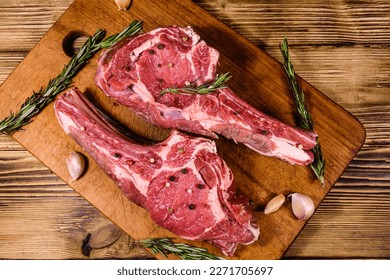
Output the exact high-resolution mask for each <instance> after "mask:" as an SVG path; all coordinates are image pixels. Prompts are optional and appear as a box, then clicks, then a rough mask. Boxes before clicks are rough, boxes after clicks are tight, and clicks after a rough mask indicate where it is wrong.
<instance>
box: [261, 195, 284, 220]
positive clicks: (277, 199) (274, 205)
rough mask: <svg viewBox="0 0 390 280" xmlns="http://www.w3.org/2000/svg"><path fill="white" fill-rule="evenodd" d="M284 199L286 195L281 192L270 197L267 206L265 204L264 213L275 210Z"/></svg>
mask: <svg viewBox="0 0 390 280" xmlns="http://www.w3.org/2000/svg"><path fill="white" fill-rule="evenodd" d="M285 201H286V197H285V196H284V195H282V194H279V195H277V196H275V197H274V198H272V199H271V200H270V201H269V202H268V203H267V206H265V209H264V214H266V215H267V214H270V213H272V212H275V211H276V210H278V209H279V208H280V206H282V205H283V203H284V202H285Z"/></svg>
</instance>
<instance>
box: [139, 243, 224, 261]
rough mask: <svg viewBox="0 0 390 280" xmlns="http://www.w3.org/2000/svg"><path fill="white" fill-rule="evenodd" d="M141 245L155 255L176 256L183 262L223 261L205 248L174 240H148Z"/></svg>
mask: <svg viewBox="0 0 390 280" xmlns="http://www.w3.org/2000/svg"><path fill="white" fill-rule="evenodd" d="M140 244H141V245H142V246H143V247H144V248H146V249H149V250H150V251H151V252H152V253H153V254H154V255H157V254H161V255H163V256H164V257H167V255H169V254H174V255H176V256H178V257H180V258H181V259H183V260H221V259H223V258H221V257H218V256H215V255H213V254H211V253H209V252H208V250H207V249H205V248H199V247H194V246H191V245H188V244H184V243H173V241H172V238H148V239H144V240H141V241H140Z"/></svg>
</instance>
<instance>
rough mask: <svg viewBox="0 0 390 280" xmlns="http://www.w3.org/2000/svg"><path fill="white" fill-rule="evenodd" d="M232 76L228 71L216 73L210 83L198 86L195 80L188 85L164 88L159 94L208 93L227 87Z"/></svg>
mask: <svg viewBox="0 0 390 280" xmlns="http://www.w3.org/2000/svg"><path fill="white" fill-rule="evenodd" d="M231 77H232V76H231V75H230V74H229V72H227V73H224V74H222V75H218V74H217V75H216V77H215V80H214V81H213V82H211V83H206V84H202V85H200V86H195V82H192V83H189V84H188V85H186V86H184V87H182V88H177V87H171V88H167V89H164V90H163V91H162V92H161V95H164V94H165V93H168V92H169V93H173V94H178V93H179V94H183V93H187V94H209V93H211V92H213V91H216V90H218V89H224V88H227V85H226V82H227V81H228V80H230V78H231Z"/></svg>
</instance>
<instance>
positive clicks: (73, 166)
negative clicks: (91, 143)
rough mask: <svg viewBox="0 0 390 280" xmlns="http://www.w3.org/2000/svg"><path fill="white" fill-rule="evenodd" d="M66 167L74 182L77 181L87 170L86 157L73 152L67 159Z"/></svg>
mask: <svg viewBox="0 0 390 280" xmlns="http://www.w3.org/2000/svg"><path fill="white" fill-rule="evenodd" d="M66 165H67V167H68V171H69V174H70V177H71V180H72V181H75V180H77V179H78V178H80V176H81V175H82V174H83V172H84V169H85V159H84V156H83V155H82V154H80V153H78V152H71V153H70V154H69V156H68V157H67V158H66Z"/></svg>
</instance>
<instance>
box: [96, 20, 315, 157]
mask: <svg viewBox="0 0 390 280" xmlns="http://www.w3.org/2000/svg"><path fill="white" fill-rule="evenodd" d="M218 59H219V53H218V51H217V50H215V49H214V48H212V47H210V46H208V45H207V44H206V43H205V42H204V41H203V40H201V39H200V37H199V35H197V34H196V33H195V32H194V31H193V30H192V29H191V28H190V27H186V28H183V27H177V26H172V27H168V28H159V29H155V30H153V31H150V32H148V33H144V34H141V35H137V36H136V37H132V38H127V39H124V40H123V41H121V42H119V43H118V44H117V45H115V46H113V47H112V48H111V49H109V50H107V51H106V52H104V53H103V55H102V56H101V57H100V59H99V61H98V70H97V73H96V76H95V83H96V84H97V85H98V86H99V87H100V88H101V89H102V90H103V91H104V92H105V93H106V94H107V95H108V96H111V97H113V98H114V99H115V100H117V101H118V102H119V103H121V104H123V105H125V106H127V107H129V108H131V110H133V111H134V112H135V113H136V114H137V115H138V116H140V117H141V118H143V119H144V120H146V121H148V122H150V123H152V124H154V125H157V126H159V127H162V128H174V129H180V130H184V131H188V132H193V133H197V134H201V135H204V136H208V137H213V138H216V137H217V134H220V135H223V136H224V137H226V138H229V139H232V140H234V141H235V142H238V143H243V144H244V145H246V146H247V147H249V148H251V149H253V150H255V151H257V152H259V153H260V154H263V155H266V156H273V157H277V158H280V159H283V160H285V161H288V162H290V163H292V164H300V165H307V164H309V163H311V162H312V161H313V159H314V156H313V153H312V152H311V151H310V150H311V149H312V148H313V147H314V146H315V145H316V139H317V134H316V133H315V132H312V131H306V130H302V129H298V128H295V127H292V126H289V125H287V124H284V123H282V122H280V121H279V120H277V119H275V118H272V117H270V116H268V115H266V114H264V113H262V112H260V111H259V110H257V109H256V108H254V107H252V106H251V105H249V104H247V103H246V102H244V101H243V100H241V99H240V98H239V97H238V96H237V95H236V94H235V93H234V92H233V91H232V90H231V89H230V88H225V89H221V90H219V91H216V92H214V93H212V94H206V95H190V94H171V93H165V94H163V95H162V94H161V92H162V91H163V90H165V89H167V88H171V87H176V88H177V87H179V88H181V87H184V86H186V85H188V84H189V83H191V84H195V85H201V84H204V83H208V82H211V81H213V80H214V79H215V77H216V70H217V65H218Z"/></svg>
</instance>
